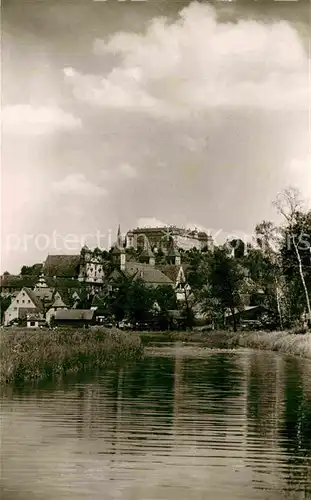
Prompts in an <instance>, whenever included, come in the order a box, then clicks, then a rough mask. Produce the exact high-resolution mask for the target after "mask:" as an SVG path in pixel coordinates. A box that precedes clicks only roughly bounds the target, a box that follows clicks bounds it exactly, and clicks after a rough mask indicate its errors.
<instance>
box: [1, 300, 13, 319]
mask: <svg viewBox="0 0 311 500" xmlns="http://www.w3.org/2000/svg"><path fill="white" fill-rule="evenodd" d="M10 304H11V297H9V296H7V297H0V323H2V321H3V318H4V313H5V311H6V310H7V308H8V307H9V305H10Z"/></svg>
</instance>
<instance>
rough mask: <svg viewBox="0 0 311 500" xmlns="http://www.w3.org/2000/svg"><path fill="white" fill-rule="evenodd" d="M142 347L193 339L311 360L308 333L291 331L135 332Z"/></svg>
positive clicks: (310, 343)
mask: <svg viewBox="0 0 311 500" xmlns="http://www.w3.org/2000/svg"><path fill="white" fill-rule="evenodd" d="M135 333H136V334H137V335H139V336H140V338H141V341H142V343H143V345H144V346H147V345H148V344H149V343H150V342H178V341H183V342H196V343H201V344H202V345H203V346H204V347H210V348H216V349H221V348H223V349H235V348H238V347H245V348H251V349H258V350H266V351H267V350H268V351H275V352H280V353H283V354H291V355H294V356H299V357H302V358H306V359H311V333H305V334H295V333H290V332H264V331H263V332H236V333H234V332H224V331H217V332H201V333H198V332H192V333H191V332H135Z"/></svg>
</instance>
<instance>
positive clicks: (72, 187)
mask: <svg viewBox="0 0 311 500" xmlns="http://www.w3.org/2000/svg"><path fill="white" fill-rule="evenodd" d="M52 190H53V191H54V192H55V193H58V194H61V195H67V194H68V195H69V194H73V195H78V196H85V197H94V196H103V195H106V194H107V192H106V190H105V189H104V188H103V187H100V186H97V185H96V184H93V183H92V182H90V181H88V180H87V179H86V177H85V175H84V174H78V173H76V174H69V175H67V176H66V177H64V178H63V179H62V180H61V181H58V182H54V183H53V185H52Z"/></svg>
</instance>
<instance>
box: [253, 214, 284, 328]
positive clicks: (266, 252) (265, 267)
mask: <svg viewBox="0 0 311 500" xmlns="http://www.w3.org/2000/svg"><path fill="white" fill-rule="evenodd" d="M279 237H280V232H279V228H277V227H276V226H275V225H274V224H273V223H272V222H271V221H262V222H261V223H260V224H257V226H256V228H255V238H256V242H257V245H258V246H259V249H260V254H259V256H261V259H260V257H259V259H258V260H257V263H258V262H259V261H261V266H262V274H261V276H260V277H261V283H262V284H263V288H264V290H265V292H266V293H267V296H268V297H269V294H270V292H272V294H273V295H274V296H275V299H276V307H277V312H278V317H279V322H280V327H281V329H283V315H282V307H281V293H280V289H281V276H282V273H281V266H280V255H279V252H278V245H279ZM270 306H271V301H270Z"/></svg>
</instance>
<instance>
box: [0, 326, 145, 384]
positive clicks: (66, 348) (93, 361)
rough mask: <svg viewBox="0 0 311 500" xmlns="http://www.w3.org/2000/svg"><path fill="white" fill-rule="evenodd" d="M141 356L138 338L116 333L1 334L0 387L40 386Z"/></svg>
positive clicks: (92, 330) (16, 331)
mask: <svg viewBox="0 0 311 500" xmlns="http://www.w3.org/2000/svg"><path fill="white" fill-rule="evenodd" d="M142 355H143V346H142V342H141V340H140V338H139V336H138V335H133V334H131V333H126V332H122V331H120V330H117V329H106V328H103V327H101V328H90V329H72V330H71V329H59V330H52V331H51V330H48V329H40V330H32V331H28V330H26V329H14V330H11V329H8V330H3V331H2V332H1V333H0V385H2V386H3V385H8V384H14V383H18V384H24V383H32V382H41V381H43V380H48V379H52V378H54V377H59V376H66V375H70V374H78V373H83V372H85V371H87V370H89V369H92V370H94V369H101V368H104V367H106V366H107V365H111V364H113V363H115V362H117V361H121V360H129V359H136V358H140V357H141V356H142Z"/></svg>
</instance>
